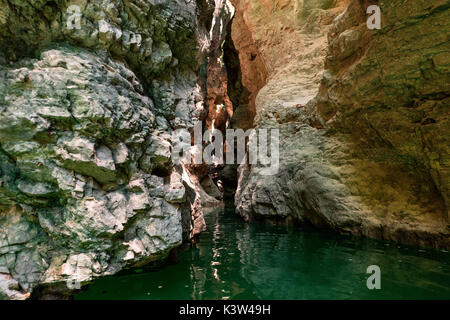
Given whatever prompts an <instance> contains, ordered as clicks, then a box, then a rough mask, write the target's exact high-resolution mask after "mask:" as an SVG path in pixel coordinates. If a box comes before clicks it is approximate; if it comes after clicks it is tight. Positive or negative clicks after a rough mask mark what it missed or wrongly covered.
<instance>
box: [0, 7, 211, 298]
mask: <svg viewBox="0 0 450 320" xmlns="http://www.w3.org/2000/svg"><path fill="white" fill-rule="evenodd" d="M73 5H76V6H78V8H79V10H80V11H78V13H79V14H80V16H79V17H80V28H76V27H75V26H76V23H75V24H74V22H73V20H71V17H72V18H73V14H74V13H77V11H73V7H71V6H73ZM215 5H216V4H215V3H214V2H211V1H197V2H195V1H190V2H187V1H184V0H181V1H173V0H170V1H139V0H136V1H121V0H118V1H101V0H95V1H83V0H80V1H72V2H66V1H46V0H42V1H34V0H29V1H9V0H2V1H1V2H0V48H1V52H0V298H10V299H25V298H27V297H29V296H30V294H35V293H36V292H38V293H39V295H40V296H38V297H44V298H45V297H60V296H61V294H67V295H70V294H71V292H70V291H71V290H72V289H76V288H77V287H78V285H84V284H86V283H88V282H89V281H91V280H92V279H94V278H96V277H100V276H104V275H111V274H115V273H117V272H118V271H121V270H123V269H127V268H132V267H138V266H141V265H144V264H147V263H149V262H151V261H158V260H163V259H165V258H166V257H167V256H168V254H169V253H170V251H171V250H172V249H173V248H176V247H177V246H179V245H180V244H181V243H182V242H183V241H185V240H188V239H191V238H193V237H194V236H195V235H196V234H198V233H199V232H201V231H202V230H203V229H204V227H205V224H204V220H203V215H202V210H201V203H200V199H199V193H198V191H199V190H200V189H199V187H198V186H197V185H196V184H195V183H194V182H195V181H194V182H193V181H191V178H190V176H191V177H194V176H193V175H192V174H191V173H190V172H187V170H186V169H185V168H184V167H183V166H182V165H176V164H174V163H172V159H171V150H172V144H173V141H171V133H172V130H175V129H179V128H186V129H188V130H191V129H192V126H193V124H194V123H195V122H196V121H198V120H199V119H204V118H205V114H206V115H207V111H208V109H207V107H205V106H204V96H205V93H206V91H207V90H206V87H205V83H206V75H205V74H202V72H201V70H200V66H201V65H205V64H206V58H207V56H208V54H209V50H210V47H211V42H212V41H211V39H210V38H209V36H210V35H211V34H213V33H212V32H210V30H209V26H210V25H211V23H208V21H207V20H208V19H209V20H211V19H212V17H213V12H214V8H215ZM70 21H71V22H70ZM69 22H70V24H69ZM193 188H194V189H195V188H197V189H196V190H194V189H193Z"/></svg>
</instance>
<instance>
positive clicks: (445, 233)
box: [233, 0, 450, 248]
mask: <svg viewBox="0 0 450 320" xmlns="http://www.w3.org/2000/svg"><path fill="white" fill-rule="evenodd" d="M234 2H235V6H236V11H237V14H239V11H241V12H243V13H244V14H243V15H242V16H243V17H244V23H245V25H244V26H243V23H242V22H240V23H236V24H233V28H234V30H233V35H238V34H241V33H250V34H249V36H247V39H248V38H250V39H252V41H253V45H254V46H256V48H257V52H255V53H254V55H253V56H256V55H257V56H260V57H262V60H263V61H264V65H265V67H266V69H267V71H268V77H267V84H266V85H265V86H264V87H262V88H261V89H260V90H259V92H257V98H256V116H255V121H254V125H255V126H256V127H257V128H279V129H280V140H281V141H280V170H279V173H278V174H277V175H276V176H267V177H265V176H261V175H260V174H259V170H258V167H259V166H248V165H242V166H241V167H240V169H239V186H238V190H237V192H236V200H235V203H236V206H237V211H238V212H239V213H240V215H241V216H243V217H244V218H245V219H247V220H254V219H269V220H277V221H279V220H280V219H281V220H287V221H295V222H299V223H310V224H313V225H315V226H318V227H326V228H331V229H334V230H336V231H338V232H342V233H352V234H357V235H365V236H370V237H376V238H382V239H392V240H395V241H400V242H405V243H410V244H415V245H423V246H431V247H442V248H449V247H450V229H449V218H448V210H449V207H448V197H449V191H448V190H449V189H448V187H449V179H450V175H449V173H450V171H449V169H450V159H449V154H450V152H449V151H450V150H449V146H450V143H449V130H450V129H449V128H450V125H449V109H448V105H449V99H448V96H449V93H450V91H449V86H448V84H449V83H450V60H449V59H448V57H450V52H449V51H450V47H449V35H450V32H449V31H450V25H449V22H448V21H449V18H450V6H449V5H450V3H449V1H445V0H442V1H433V2H431V1H426V0H421V1H414V2H410V1H409V2H404V1H320V0H316V1H294V2H291V1H284V0H278V1H274V2H273V3H272V2H271V3H269V2H264V3H262V2H259V1H255V0H239V1H238V0H236V1H234ZM372 4H376V5H379V6H380V7H381V11H382V28H381V30H369V29H368V28H367V26H366V20H367V18H368V17H369V15H367V14H366V9H367V7H368V6H369V5H372ZM233 39H234V40H235V46H236V48H237V49H238V50H240V48H242V51H243V52H245V48H246V47H248V44H246V43H245V42H242V41H241V39H240V37H238V36H234V37H233ZM251 61H253V60H252V59H251V57H246V56H244V55H242V56H241V64H242V65H246V66H243V67H241V70H243V72H245V70H248V69H249V68H248V65H249V64H250V63H252V62H251ZM244 77H245V76H243V78H244Z"/></svg>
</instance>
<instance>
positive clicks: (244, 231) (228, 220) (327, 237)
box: [75, 209, 450, 299]
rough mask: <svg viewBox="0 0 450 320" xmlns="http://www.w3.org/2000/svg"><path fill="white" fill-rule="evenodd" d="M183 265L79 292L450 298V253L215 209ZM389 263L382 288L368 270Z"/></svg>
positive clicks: (106, 295) (89, 295)
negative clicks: (371, 283)
mask: <svg viewBox="0 0 450 320" xmlns="http://www.w3.org/2000/svg"><path fill="white" fill-rule="evenodd" d="M206 220H207V225H208V230H207V231H206V232H204V233H203V234H202V235H201V237H200V241H199V242H198V243H197V244H195V245H194V247H193V248H192V249H189V250H186V251H184V252H182V253H181V254H180V256H179V261H178V263H177V264H175V265H170V266H166V267H164V268H162V269H161V270H159V271H154V272H147V273H138V274H133V275H126V276H116V277H109V278H103V279H100V280H98V281H96V282H94V283H93V284H92V285H91V286H90V287H89V289H88V290H87V291H86V292H83V293H81V294H78V295H77V296H76V297H75V298H76V299H450V253H448V252H445V251H436V250H420V249H417V248H414V247H408V246H399V245H397V244H395V243H392V242H381V241H374V240H368V239H361V238H356V237H347V236H339V235H336V234H333V233H327V232H319V231H316V230H312V229H305V228H302V229H298V228H286V227H281V226H272V225H267V224H258V223H253V224H250V225H249V224H245V223H243V222H242V221H241V220H240V219H238V218H237V217H236V214H235V213H234V212H233V210H231V209H230V210H229V209H225V210H223V209H222V210H216V211H214V212H211V213H208V215H207V217H206ZM369 265H378V266H380V268H381V290H368V289H367V287H366V279H367V277H368V276H369V275H367V274H366V269H367V267H368V266H369Z"/></svg>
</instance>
